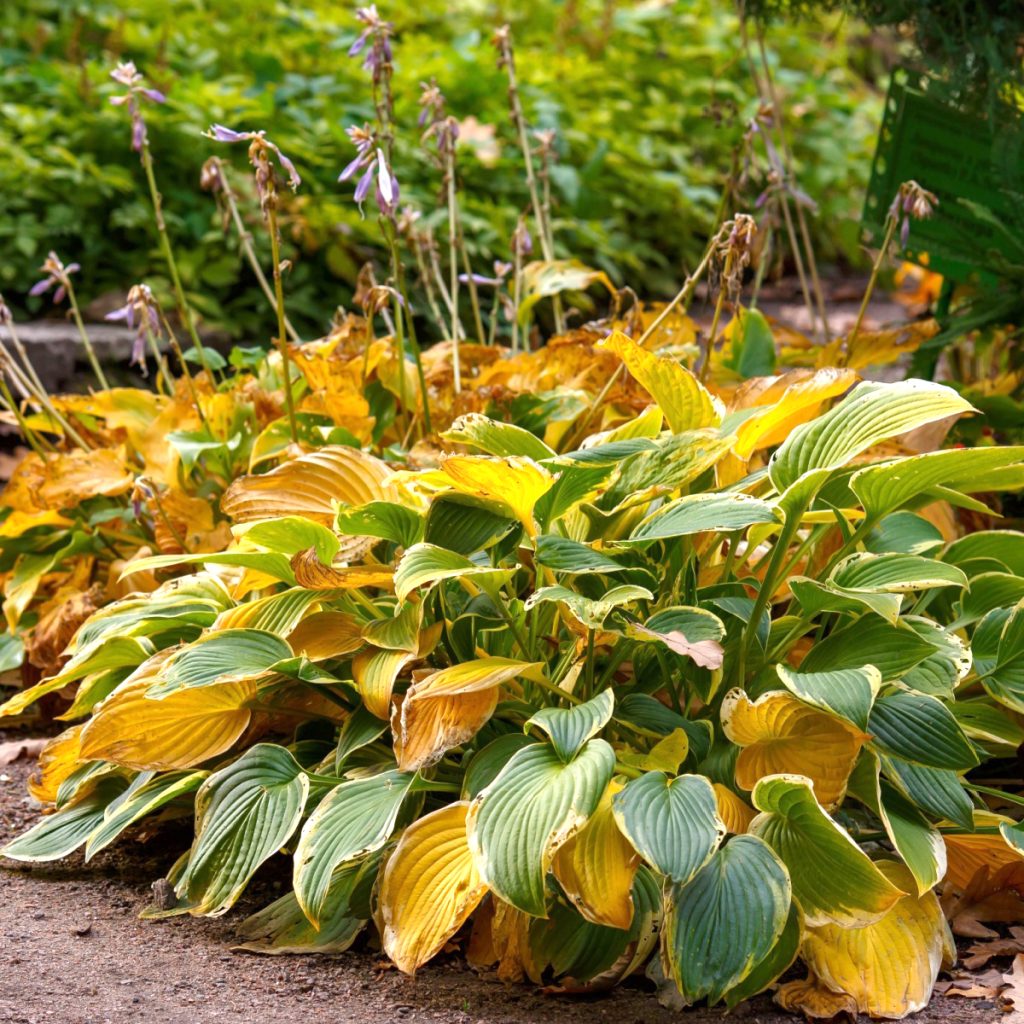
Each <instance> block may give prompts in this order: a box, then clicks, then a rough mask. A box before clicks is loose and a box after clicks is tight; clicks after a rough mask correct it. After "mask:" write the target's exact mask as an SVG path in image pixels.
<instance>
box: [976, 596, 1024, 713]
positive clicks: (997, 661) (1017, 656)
mask: <svg viewBox="0 0 1024 1024" xmlns="http://www.w3.org/2000/svg"><path fill="white" fill-rule="evenodd" d="M989 616H998V620H997V623H998V621H1001V623H1002V627H1001V628H1000V629H999V634H998V640H997V642H996V644H995V651H994V656H993V657H991V658H989V659H988V661H987V662H986V664H985V665H984V666H979V667H978V672H979V675H980V676H981V683H982V685H983V686H984V687H985V690H986V692H988V694H989V695H990V696H991V697H992V698H993V699H994V700H997V701H999V703H1000V704H1003V705H1005V706H1006V707H1008V708H1010V709H1012V710H1013V711H1018V712H1020V711H1024V601H1020V602H1018V603H1017V604H1016V605H1014V607H1013V608H1012V609H1008V610H1005V614H1002V615H1000V614H999V612H990V613H989ZM989 616H986V619H987V618H988V617H989ZM985 621H986V620H985V619H983V620H982V622H981V623H979V624H978V627H977V629H976V630H975V632H974V644H973V647H972V650H977V649H978V647H979V646H980V642H979V636H978V634H979V632H980V631H981V629H982V625H983V623H984V622H985ZM976 657H977V655H976Z"/></svg>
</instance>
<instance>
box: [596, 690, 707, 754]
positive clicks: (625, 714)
mask: <svg viewBox="0 0 1024 1024" xmlns="http://www.w3.org/2000/svg"><path fill="white" fill-rule="evenodd" d="M615 718H616V719H618V720H619V721H622V722H626V723H628V724H629V725H631V726H632V727H633V728H634V729H640V730H642V731H643V732H646V733H648V734H651V735H653V736H668V735H670V734H671V733H673V732H674V731H675V730H676V729H682V730H683V731H684V732H685V733H686V737H687V739H688V740H689V744H690V753H691V754H692V755H693V758H694V760H695V761H697V762H700V761H703V760H704V758H705V757H707V756H708V751H709V750H710V749H711V741H712V739H713V737H714V727H713V726H712V725H711V723H710V722H709V721H708V720H707V719H700V720H699V721H696V722H693V721H690V719H688V718H684V717H683V716H682V715H680V714H678V713H677V712H675V711H673V710H672V709H671V708H667V707H665V705H664V704H662V703H661V701H659V700H655V699H654V697H652V696H650V695H649V694H646V693H627V694H626V696H625V697H623V698H622V699H621V700H620V701H619V706H618V710H617V712H616V714H615Z"/></svg>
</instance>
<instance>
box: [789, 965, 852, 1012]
mask: <svg viewBox="0 0 1024 1024" xmlns="http://www.w3.org/2000/svg"><path fill="white" fill-rule="evenodd" d="M775 1002H776V1003H778V1004H779V1006H781V1007H782V1008H783V1009H784V1010H788V1011H789V1012H790V1013H802V1014H804V1016H805V1017H806V1018H807V1019H808V1020H831V1019H832V1018H833V1017H838V1016H839V1014H841V1013H845V1014H849V1015H850V1017H851V1018H855V1017H856V1016H857V1000H856V999H854V998H853V996H850V995H847V994H846V993H845V992H833V991H832V989H830V988H826V987H825V986H824V985H823V984H822V983H821V982H820V981H818V979H817V978H815V977H814V976H813V975H811V976H809V977H806V978H799V979H797V980H795V981H786V982H783V983H782V984H781V985H780V986H779V987H778V989H776V991H775Z"/></svg>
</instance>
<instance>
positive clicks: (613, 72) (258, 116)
mask: <svg viewBox="0 0 1024 1024" xmlns="http://www.w3.org/2000/svg"><path fill="white" fill-rule="evenodd" d="M2 7H3V9H2V11H0V152H2V153H3V159H2V160H0V245H2V246H3V249H4V252H5V259H4V260H3V261H0V288H2V289H3V290H4V292H5V293H6V297H7V299H8V301H9V302H10V303H12V304H13V305H14V306H15V308H16V309H19V308H20V311H21V312H22V313H24V312H29V313H34V312H37V311H38V310H39V308H41V307H39V306H36V305H31V303H32V302H35V301H36V300H30V305H29V306H28V307H27V308H26V307H25V306H24V305H22V303H23V301H24V300H23V296H24V293H25V292H26V291H27V289H28V287H29V286H30V285H31V283H32V282H33V281H34V280H35V279H36V277H37V275H36V273H35V268H36V267H37V266H38V264H39V263H40V262H41V261H42V259H43V257H44V256H45V254H46V252H47V250H49V249H50V248H55V249H56V250H57V251H58V252H59V253H60V254H61V256H62V257H63V258H65V259H67V260H71V259H74V260H78V261H80V262H81V263H82V264H83V272H82V281H81V284H80V286H79V291H80V293H81V297H82V299H83V301H88V300H89V299H90V298H93V297H95V296H97V295H99V294H101V293H103V292H104V291H107V290H110V289H114V288H124V287H127V285H128V284H130V283H132V282H134V281H138V280H146V281H147V282H148V283H150V284H151V285H152V286H154V287H157V288H160V287H161V285H162V284H163V281H162V274H163V268H162V261H161V260H160V257H159V253H158V250H157V244H156V236H155V232H154V228H153V224H152V217H151V211H150V209H149V205H148V198H147V196H146V193H145V185H144V181H143V178H142V173H141V168H140V167H139V164H138V160H137V157H136V156H135V154H133V153H132V152H131V150H130V148H129V126H128V123H127V118H126V115H125V112H124V111H123V110H122V109H119V108H115V107H111V106H110V104H109V102H108V95H109V93H110V91H111V90H110V88H108V86H110V85H112V83H109V80H108V77H107V75H108V72H109V70H110V68H111V67H112V66H113V65H114V63H115V62H116V61H117V60H119V59H120V60H133V61H135V62H136V63H137V64H138V66H139V68H140V69H141V70H142V71H144V72H145V73H146V74H147V76H148V78H149V79H150V80H151V82H152V83H153V84H155V85H157V86H158V87H159V88H161V89H163V90H165V91H166V92H167V94H168V96H169V102H168V104H167V105H166V107H162V108H157V107H153V106H149V107H147V110H146V115H147V119H148V122H149V126H150V138H151V141H152V145H153V150H154V154H155V158H156V161H157V174H158V178H159V181H160V183H161V187H162V191H163V192H164V195H165V198H166V204H167V208H168V219H169V222H170V224H171V230H172V233H173V235H174V237H175V238H176V240H177V244H178V250H179V259H180V261H181V263H182V271H183V275H184V277H185V282H186V288H187V290H188V291H189V294H190V298H191V300H192V302H193V303H194V305H195V308H197V309H198V310H200V311H201V312H202V314H203V315H204V317H205V318H206V319H207V321H208V322H211V323H215V324H219V325H222V326H227V327H229V328H230V329H231V330H232V331H233V333H235V334H236V335H238V336H244V335H246V334H253V333H255V332H256V331H257V330H258V329H259V328H260V327H261V325H265V322H266V312H265V306H264V305H263V303H262V300H260V298H259V297H258V295H257V292H256V288H255V285H254V282H253V281H252V278H251V274H250V272H249V270H248V269H247V268H245V267H244V266H243V265H242V264H241V263H240V262H239V259H238V256H237V249H236V243H235V242H232V241H227V242H226V241H225V240H224V238H223V234H222V231H221V226H220V222H219V218H218V217H217V215H216V212H215V209H214V204H213V201H212V199H211V197H210V196H208V195H205V194H203V193H202V192H201V191H200V190H199V187H198V179H199V170H200V167H201V165H202V163H203V161H204V160H205V159H206V157H207V156H209V155H210V154H211V153H212V152H214V151H219V152H220V153H221V154H222V155H225V156H228V157H229V158H230V159H232V160H233V161H234V162H235V165H236V166H237V167H238V168H239V171H240V173H239V175H238V176H236V179H235V182H236V185H239V186H242V187H244V190H245V193H246V199H247V200H250V199H251V192H250V191H249V187H248V182H247V178H246V177H244V176H243V174H242V173H241V170H242V167H243V163H244V153H243V152H242V151H241V149H242V147H235V149H234V151H233V152H229V151H227V150H226V149H225V147H217V146H215V144H214V143H211V142H209V141H208V140H206V139H203V138H202V137H201V136H200V132H201V131H202V130H203V129H204V128H205V127H206V126H208V125H209V124H210V123H211V122H213V121H220V122H223V123H225V124H228V125H230V126H232V127H235V128H265V129H267V130H268V132H269V133H270V135H271V137H272V138H273V139H274V140H275V141H276V142H277V143H279V144H280V145H281V147H282V149H283V150H284V151H285V152H286V153H287V154H289V155H290V156H291V157H292V158H293V159H294V160H295V162H296V163H297V165H298V167H299V169H300V171H301V173H302V175H303V178H304V183H303V187H302V189H301V190H300V192H299V195H298V197H297V198H296V199H295V200H294V201H292V202H291V204H290V206H289V208H288V219H287V226H286V230H287V235H288V240H289V242H290V243H291V245H292V246H293V248H294V252H292V253H290V254H289V255H291V256H292V257H293V258H294V260H295V269H294V271H293V272H292V274H291V279H290V281H289V288H288V290H289V311H290V313H291V315H292V316H293V318H294V319H295V320H296V322H297V323H298V325H299V326H300V328H302V327H304V328H306V329H312V327H313V325H320V326H322V324H323V322H324V320H325V318H326V317H328V316H329V315H330V313H331V311H332V310H333V308H334V307H335V306H336V305H337V304H338V303H339V302H340V303H347V302H349V301H350V299H351V287H352V284H353V283H354V281H355V277H356V274H357V272H358V269H359V267H360V265H361V264H362V263H363V262H364V261H365V260H366V259H367V258H371V257H373V256H374V254H375V253H376V252H377V245H378V234H377V227H376V223H375V221H374V220H373V219H368V220H365V221H364V220H361V219H360V216H359V212H358V210H357V209H356V208H355V206H354V204H353V203H352V202H351V186H350V185H338V184H337V183H336V180H335V179H336V177H337V174H338V172H339V171H340V170H341V168H342V167H343V166H344V165H345V164H346V163H347V162H348V160H349V159H350V157H351V155H352V152H353V151H352V147H351V145H350V144H349V142H348V139H347V137H346V135H345V128H346V127H348V126H349V125H351V124H353V123H361V122H362V121H363V120H367V119H369V118H370V116H371V112H372V111H371V106H370V91H369V84H368V81H367V74H366V72H364V71H363V70H362V69H361V67H360V61H359V60H358V59H352V58H350V57H348V56H347V50H348V47H349V45H350V44H351V42H352V40H353V39H354V38H355V36H356V21H355V18H354V16H353V11H352V10H351V9H350V8H349V7H348V6H347V5H344V4H341V3H337V2H333V0H332V2H325V0H309V2H305V3H302V4H290V3H285V2H277V0H248V2H246V3H244V4H239V3H232V2H228V0H122V2H111V0H78V2H70V0H18V2H17V3H13V4H5V5H2ZM381 13H382V14H384V15H385V16H386V17H388V18H390V19H392V20H393V21H394V22H395V23H396V26H397V39H396V50H395V59H396V91H397V99H398V109H397V118H398V122H399V127H400V132H399V135H400V137H399V140H398V155H397V161H396V169H397V172H398V175H399V179H400V181H401V183H402V188H403V198H404V199H405V200H406V201H409V200H411V201H413V202H414V203H415V204H417V205H418V206H419V207H421V208H422V209H423V210H424V211H425V215H426V216H428V217H431V216H434V217H437V218H438V219H440V218H442V217H443V215H444V214H443V210H438V211H437V212H436V213H431V212H429V211H433V210H434V207H435V205H436V203H435V198H436V191H437V188H438V186H439V179H438V174H437V172H436V170H435V169H434V167H433V166H432V164H431V163H430V160H429V158H428V157H427V155H426V154H425V153H424V151H423V150H422V148H421V147H420V145H419V129H418V128H417V126H416V114H417V98H418V94H419V83H420V82H421V81H425V80H428V79H429V78H431V77H436V78H437V80H438V82H439V84H440V85H441V87H442V88H443V90H444V91H445V92H446V94H447V96H448V100H449V109H450V111H451V112H452V113H453V114H454V115H455V116H457V117H459V118H465V117H467V116H470V115H472V116H474V117H476V118H477V119H478V120H479V121H480V122H481V123H483V124H485V125H494V126H496V129H497V136H498V141H499V142H500V143H501V149H500V157H499V159H498V161H497V163H496V164H494V166H485V165H484V164H483V163H481V162H480V161H479V160H477V159H476V158H475V155H474V151H473V150H472V149H471V148H470V147H468V146H466V147H463V149H462V154H461V155H460V167H461V172H462V175H463V179H464V181H463V183H464V189H465V198H464V200H463V203H464V209H465V221H466V228H467V234H468V237H469V241H470V246H471V250H472V252H473V254H474V256H475V260H476V262H477V264H478V266H477V269H478V270H480V271H482V272H485V271H489V269H490V263H491V261H492V260H494V259H504V258H507V257H508V238H509V234H510V231H511V228H512V226H513V225H514V223H515V218H516V216H517V214H518V212H519V211H520V210H522V209H525V207H526V203H527V194H526V189H525V184H524V182H523V176H522V170H521V163H520V158H519V155H518V152H517V150H516V148H515V146H514V140H513V138H512V133H511V129H510V126H509V125H508V118H507V102H506V92H505V83H504V78H503V75H502V73H501V72H500V71H499V70H498V69H497V68H496V66H495V59H494V51H493V49H492V47H491V44H490V35H491V32H492V31H493V28H494V27H495V26H497V25H498V24H500V23H501V22H502V21H505V20H509V21H511V23H512V25H513V29H514V33H515V43H516V50H517V60H518V68H519V76H520V79H521V91H522V94H523V99H524V103H525V106H526V110H527V115H528V116H529V117H530V119H531V121H532V123H533V125H534V126H535V127H552V128H556V129H557V130H558V133H559V147H560V160H559V164H558V166H557V168H556V169H555V172H554V184H555V194H556V202H557V218H558V223H557V225H556V229H557V234H558V242H559V249H560V254H561V255H570V254H571V255H574V256H576V257H577V258H579V259H582V260H583V261H585V262H587V263H589V264H592V265H594V266H599V267H601V268H603V269H605V270H607V271H608V272H609V274H611V276H612V278H613V279H614V280H615V281H616V283H619V284H621V283H627V282H628V283H629V284H631V285H633V286H634V287H637V289H638V290H642V291H644V292H645V293H646V294H648V295H652V294H653V295H657V294H664V293H667V292H670V291H672V290H673V288H674V285H675V283H676V282H677V281H678V277H679V273H680V270H681V268H682V267H683V266H684V265H686V264H687V263H688V262H691V263H692V261H693V259H694V258H695V256H696V255H697V254H698V253H699V252H700V249H701V247H702V246H703V244H704V239H705V237H706V232H707V230H708V228H709V225H710V223H711V218H712V216H713V213H714V209H715V207H716V205H717V203H718V199H719V195H720V189H721V186H722V183H723V181H724V178H725V175H726V174H727V173H728V168H729V165H730V161H731V154H732V150H733V147H734V146H735V145H736V143H737V141H738V140H739V139H740V138H741V136H742V134H743V131H744V129H745V126H746V124H747V122H748V121H749V119H750V118H751V117H752V116H753V114H754V113H755V111H756V109H757V99H756V94H755V92H754V87H753V85H752V83H751V82H750V80H749V76H748V73H747V68H746V63H745V60H744V57H743V50H742V46H741V43H740V37H739V33H738V26H737V21H736V16H735V13H734V9H733V7H732V5H731V4H729V3H725V2H722V0H717V2H715V0H688V2H675V3H673V2H662V0H647V2H642V3H636V2H619V3H614V2H604V0H579V2H576V3H569V2H566V3H560V2H544V3H537V4H526V3H517V4H509V5H506V6H503V5H496V4H489V3H484V2H477V0H454V2H451V0H450V2H444V0H417V2H416V3H410V2H409V0H390V2H389V0H385V2H384V3H383V4H382V5H381ZM852 31H853V29H851V28H850V26H849V25H847V24H845V23H842V22H839V21H838V20H834V21H833V22H831V23H829V24H825V23H802V24H800V25H799V26H797V27H790V26H787V27H786V28H784V29H779V30H773V31H772V33H771V36H770V39H769V44H770V48H771V52H772V55H773V58H774V59H776V61H777V65H778V66H777V77H778V80H779V83H780V85H781V86H782V88H783V90H784V92H785V96H786V100H787V112H788V116H789V118H790V121H789V133H790V137H791V138H792V140H793V142H794V146H795V150H796V158H797V161H798V168H797V169H798V174H799V178H800V184H801V187H802V188H803V189H804V190H805V191H807V192H808V193H810V194H811V195H812V196H814V198H815V199H816V200H817V201H818V202H819V203H820V204H821V208H820V212H819V215H818V216H817V217H816V218H814V227H815V231H816V234H817V238H818V241H819V243H820V244H821V247H822V250H823V255H824V256H825V257H826V258H828V257H830V256H831V257H835V256H837V255H841V254H845V255H847V256H850V255H855V253H856V243H855V238H856V227H855V222H854V219H855V218H856V216H857V214H858V211H859V208H860V204H861V201H862V196H863V187H864V183H865V180H866V176H867V172H868V166H869V158H870V153H871V150H872V147H873V140H874V132H875V129H876V127H877V122H878V114H879V101H878V97H877V96H876V94H875V92H874V91H873V90H872V89H870V88H869V87H868V86H866V85H865V84H864V77H863V72H864V71H865V69H864V68H863V67H856V66H854V65H855V64H856V62H857V61H862V60H863V59H864V58H863V56H862V51H861V50H859V49H857V48H851V47H850V45H849V44H848V38H849V36H850V34H851V33H852ZM762 157H763V155H762ZM762 162H763V160H762ZM762 185H763V168H758V167H757V166H755V167H753V168H751V173H750V175H749V180H748V182H747V183H746V185H745V198H746V199H747V201H748V202H749V203H752V202H753V201H754V199H755V197H756V196H757V194H758V193H759V191H760V190H761V187H762ZM249 211H250V213H251V214H253V221H252V223H253V227H254V228H255V227H257V226H258V219H257V218H256V216H255V208H254V204H253V203H251V202H250V203H249ZM260 243H261V244H262V239H260Z"/></svg>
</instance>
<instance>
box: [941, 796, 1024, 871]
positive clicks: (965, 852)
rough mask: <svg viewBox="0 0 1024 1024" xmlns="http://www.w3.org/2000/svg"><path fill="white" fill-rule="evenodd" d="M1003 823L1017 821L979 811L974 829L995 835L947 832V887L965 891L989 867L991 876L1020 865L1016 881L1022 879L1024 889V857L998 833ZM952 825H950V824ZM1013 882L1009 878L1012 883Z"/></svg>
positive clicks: (944, 836)
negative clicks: (990, 830)
mask: <svg viewBox="0 0 1024 1024" xmlns="http://www.w3.org/2000/svg"><path fill="white" fill-rule="evenodd" d="M1002 824H1009V825H1012V824H1013V821H1012V819H1010V818H1007V817H1006V816H1005V815H1002V814H995V813H994V812H992V811H975V812H974V827H975V828H979V829H980V828H988V829H992V830H993V831H992V832H987V833H986V832H976V833H973V834H970V833H964V834H953V833H949V832H945V833H943V835H942V839H943V841H944V842H945V844H946V860H947V867H946V884H947V885H950V886H952V887H953V888H955V889H959V890H964V889H966V888H967V886H968V885H969V884H970V882H971V879H972V878H974V876H975V875H976V874H977V873H978V872H979V871H980V870H981V869H982V868H988V870H989V872H990V874H993V875H994V874H995V873H996V872H997V871H1000V870H1002V869H1003V868H1006V867H1007V865H1011V864H1014V865H1017V867H1018V868H1019V871H1017V872H1014V876H1013V878H1014V879H1015V880H1019V884H1020V885H1021V887H1022V888H1024V857H1021V855H1020V853H1019V852H1018V851H1017V850H1015V849H1014V848H1013V847H1012V846H1010V844H1009V843H1007V842H1006V840H1005V839H1004V838H1003V837H1002V836H1001V835H1000V834H999V832H998V831H995V830H996V829H998V828H999V826H1000V825H1002ZM946 825H947V826H950V825H951V823H950V822H946ZM1010 881H1011V880H1010V879H1008V884H1009V882H1010Z"/></svg>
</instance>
